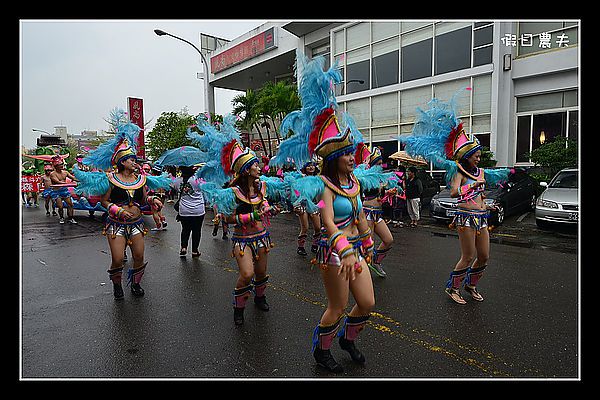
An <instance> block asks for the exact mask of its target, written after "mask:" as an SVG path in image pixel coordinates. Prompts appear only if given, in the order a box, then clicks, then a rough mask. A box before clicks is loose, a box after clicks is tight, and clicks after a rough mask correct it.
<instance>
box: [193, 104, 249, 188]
mask: <svg viewBox="0 0 600 400" xmlns="http://www.w3.org/2000/svg"><path fill="white" fill-rule="evenodd" d="M236 120H237V116H235V115H232V114H230V115H226V116H225V117H224V118H223V123H222V124H218V126H215V125H213V124H211V123H210V122H208V120H207V118H206V116H205V115H203V114H200V115H199V116H198V118H197V119H196V125H195V127H197V128H198V130H200V131H201V133H198V132H195V131H194V130H192V127H190V128H188V130H187V137H188V139H190V140H191V141H192V142H194V143H196V145H197V146H198V148H199V149H200V150H202V151H203V152H206V155H207V157H206V159H207V160H208V161H207V162H206V164H205V165H203V166H202V168H200V169H198V171H196V176H197V177H198V178H202V179H204V180H205V181H207V182H214V183H216V184H217V185H220V186H222V185H223V184H225V183H227V182H229V181H230V180H231V178H232V173H231V171H229V170H228V169H227V168H226V167H225V166H224V165H223V158H222V157H223V149H225V148H226V146H228V145H231V144H232V143H241V136H240V134H239V132H238V130H237V128H236V127H235V122H236ZM248 152H251V150H248ZM252 154H253V153H252Z"/></svg>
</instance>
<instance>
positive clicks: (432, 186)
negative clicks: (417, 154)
mask: <svg viewBox="0 0 600 400" xmlns="http://www.w3.org/2000/svg"><path fill="white" fill-rule="evenodd" d="M417 178H419V179H420V180H421V183H422V184H423V193H421V207H427V206H429V204H430V203H431V199H432V198H433V196H435V195H436V194H438V193H439V192H440V184H439V183H438V182H436V180H435V179H433V178H432V177H431V175H429V173H427V171H423V170H421V169H418V170H417Z"/></svg>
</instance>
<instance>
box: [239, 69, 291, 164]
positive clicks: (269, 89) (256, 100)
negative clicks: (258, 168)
mask: <svg viewBox="0 0 600 400" xmlns="http://www.w3.org/2000/svg"><path fill="white" fill-rule="evenodd" d="M232 104H233V114H235V115H237V116H239V117H240V118H241V123H240V126H241V127H242V128H243V129H245V130H247V131H250V130H251V129H253V128H254V129H255V130H256V131H257V132H258V135H259V137H260V141H261V144H262V147H263V149H264V150H265V152H267V153H268V154H269V156H271V155H272V153H273V149H272V148H271V146H270V143H271V134H272V133H274V134H275V137H276V138H277V140H278V141H280V140H281V139H282V138H281V134H280V132H279V125H280V124H281V120H282V119H283V118H284V117H285V116H286V115H287V114H289V113H290V112H292V111H294V110H298V109H300V107H301V103H300V98H299V96H298V88H297V86H296V84H294V83H288V82H283V81H280V82H277V83H275V82H267V83H265V84H264V86H263V87H262V88H260V89H258V90H257V91H253V90H247V91H246V93H245V95H238V96H236V97H234V99H233V100H232ZM263 133H266V140H267V142H265V137H264V136H263Z"/></svg>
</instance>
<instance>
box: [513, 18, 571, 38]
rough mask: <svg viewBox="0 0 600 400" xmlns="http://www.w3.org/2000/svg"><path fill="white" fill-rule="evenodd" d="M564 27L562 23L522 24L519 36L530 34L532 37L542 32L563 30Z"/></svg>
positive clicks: (520, 24)
mask: <svg viewBox="0 0 600 400" xmlns="http://www.w3.org/2000/svg"><path fill="white" fill-rule="evenodd" d="M562 27H563V23H562V21H555V22H542V21H537V22H520V23H519V34H520V35H522V34H529V33H531V34H532V35H535V34H539V33H542V32H549V31H554V30H557V29H561V28H562Z"/></svg>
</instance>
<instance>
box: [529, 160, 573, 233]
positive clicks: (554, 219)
mask: <svg viewBox="0 0 600 400" xmlns="http://www.w3.org/2000/svg"><path fill="white" fill-rule="evenodd" d="M578 178H579V170H578V169H577V168H566V169H563V170H561V171H560V172H558V173H557V174H556V175H555V176H554V178H552V180H551V181H550V183H549V184H548V183H546V182H540V185H541V186H544V187H546V190H544V192H543V193H542V194H541V195H540V196H539V197H538V199H537V202H536V204H535V222H536V224H537V225H538V226H539V227H540V228H543V227H547V226H548V225H549V223H561V224H577V222H578V221H579V194H578V192H579V190H578V187H579V185H578Z"/></svg>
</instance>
